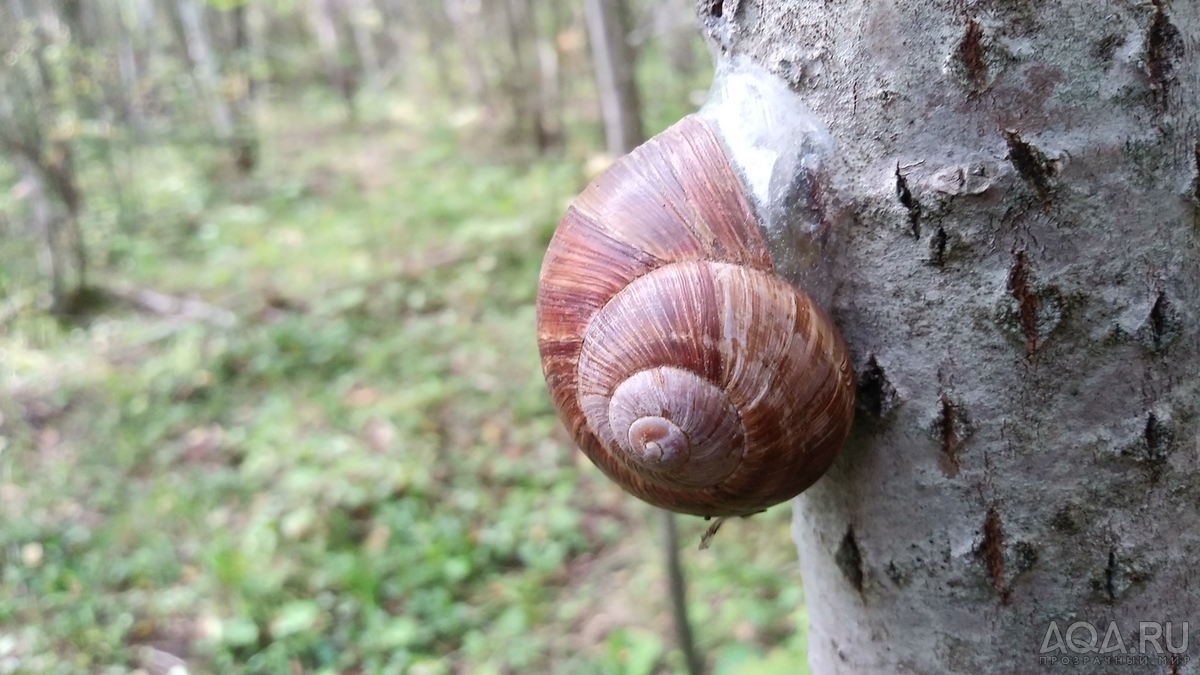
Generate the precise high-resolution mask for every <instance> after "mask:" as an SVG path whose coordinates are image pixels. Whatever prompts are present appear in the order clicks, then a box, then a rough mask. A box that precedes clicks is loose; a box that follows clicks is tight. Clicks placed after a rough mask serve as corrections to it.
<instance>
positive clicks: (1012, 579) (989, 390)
mask: <svg viewBox="0 0 1200 675" xmlns="http://www.w3.org/2000/svg"><path fill="white" fill-rule="evenodd" d="M697 6H698V14H699V17H700V20H701V23H702V25H703V26H704V28H705V32H706V33H707V35H708V37H709V39H710V40H711V41H712V42H713V43H714V46H715V48H716V50H717V51H718V52H720V53H725V54H741V55H748V56H750V57H751V58H753V59H755V60H757V61H758V62H760V63H762V64H764V65H765V66H766V67H768V68H769V69H771V70H772V71H773V72H776V73H777V74H779V75H781V76H783V77H784V78H786V79H787V80H788V81H789V83H790V84H791V85H792V87H793V88H794V89H796V90H797V91H799V92H801V94H802V95H803V96H804V97H805V98H806V100H807V101H808V103H809V105H810V106H811V107H812V108H813V109H814V110H815V111H816V112H817V114H818V115H819V116H820V117H821V118H822V119H823V120H824V121H825V122H826V124H827V125H828V126H829V127H830V129H831V131H832V133H833V135H834V136H835V138H836V139H837V143H838V148H839V153H840V163H841V168H840V170H839V171H838V172H837V176H836V181H835V184H836V186H837V191H838V193H839V195H840V197H841V200H842V201H843V202H844V203H845V204H846V205H847V207H848V211H849V212H850V213H851V214H852V216H853V217H852V218H851V219H850V220H851V222H850V223H849V224H848V226H847V228H846V229H845V231H844V232H843V233H842V236H841V245H840V247H839V248H838V249H837V250H836V252H835V254H834V261H833V269H834V270H835V274H836V276H837V282H838V288H839V290H838V292H837V295H836V299H835V300H834V303H833V307H832V308H831V309H832V311H833V314H834V317H835V319H836V321H837V322H838V324H839V325H840V327H841V328H842V331H843V334H844V336H845V338H846V341H847V343H848V345H849V347H850V349H851V351H852V353H853V354H854V357H855V364H856V368H857V373H858V378H859V400H860V404H861V405H860V410H859V413H858V419H857V421H856V425H855V430H854V432H853V433H852V436H851V440H850V442H849V443H848V445H847V447H846V448H845V450H844V451H843V452H842V454H841V456H840V458H839V459H838V461H837V463H836V464H835V466H834V467H833V469H832V470H830V472H829V473H828V474H827V475H826V476H825V477H824V478H823V479H822V480H821V481H820V482H818V483H817V484H816V485H815V486H814V487H813V488H811V489H810V490H808V491H807V492H806V493H805V494H803V495H801V497H799V498H798V499H797V500H796V501H795V502H794V513H795V520H794V535H795V540H796V544H797V547H798V549H799V554H800V561H801V568H802V571H803V575H804V582H805V596H806V598H807V602H808V608H809V611H808V616H809V617H810V621H811V631H810V635H809V642H808V644H809V648H810V654H809V662H810V664H811V666H812V670H813V672H814V673H818V674H821V675H824V674H826V673H856V674H857V673H982V672H997V673H1010V672H1034V671H1039V670H1043V669H1045V668H1046V667H1047V666H1048V665H1051V664H1053V663H1056V662H1054V661H1050V660H1049V659H1051V658H1054V657H1058V658H1079V657H1090V658H1093V659H1097V658H1102V657H1105V656H1107V657H1109V658H1110V659H1111V658H1112V657H1113V656H1117V657H1125V656H1128V655H1125V654H1122V652H1121V651H1114V652H1109V653H1107V654H1104V653H1100V651H1099V650H1100V648H1101V647H1103V646H1104V645H1105V644H1109V645H1110V646H1114V647H1116V646H1118V644H1117V643H1115V642H1114V640H1119V646H1120V647H1123V648H1124V650H1125V651H1127V652H1133V655H1134V656H1131V657H1130V658H1134V657H1136V658H1137V659H1141V658H1142V657H1141V655H1142V654H1143V653H1146V654H1148V655H1149V658H1148V659H1147V660H1145V661H1142V660H1137V661H1134V662H1133V663H1134V665H1135V667H1133V668H1127V669H1128V672H1154V673H1195V672H1200V668H1198V666H1197V664H1198V663H1200V662H1198V661H1197V659H1196V656H1197V655H1200V650H1197V648H1196V647H1195V642H1196V640H1195V639H1194V635H1193V636H1192V640H1191V644H1190V645H1189V647H1188V650H1189V651H1188V653H1187V654H1172V653H1171V652H1170V651H1169V648H1170V647H1172V646H1173V647H1175V648H1178V647H1179V646H1180V643H1181V639H1182V637H1183V634H1184V631H1185V630H1186V629H1184V628H1183V622H1185V621H1190V622H1191V624H1190V628H1191V630H1192V631H1193V633H1194V632H1195V631H1196V628H1197V625H1198V621H1197V619H1198V617H1200V576H1198V575H1197V574H1196V573H1195V571H1194V570H1195V569H1196V564H1197V563H1196V561H1197V560H1198V559H1200V433H1198V432H1200V406H1198V402H1200V378H1198V377H1197V375H1198V374H1200V330H1198V329H1197V321H1200V254H1198V241H1197V240H1198V238H1200V166H1198V164H1200V39H1198V36H1200V4H1198V3H1194V2H1178V1H1176V2H1169V0H1150V1H1149V2H1143V1H1141V0H1110V1H1108V2H1095V1H1094V0H1059V1H1058V2H1047V3H1019V2H1007V1H996V2H965V3H963V2H958V3H950V2H934V3H926V2H918V1H917V0H893V1H891V2H882V1H880V0H841V1H838V2H830V1H829V0H755V1H752V0H742V1H740V2H739V1H738V0H725V1H724V2H721V1H720V0H698V3H697ZM1075 622H1087V624H1089V626H1091V627H1094V628H1095V629H1096V630H1097V631H1098V636H1097V638H1096V640H1095V641H1094V642H1093V640H1092V636H1091V635H1090V634H1089V633H1088V632H1087V630H1086V629H1082V630H1080V631H1077V632H1076V634H1075V642H1071V640H1070V639H1069V638H1067V639H1065V640H1064V642H1065V644H1066V645H1068V646H1069V647H1070V648H1061V647H1059V645H1060V644H1061V643H1058V642H1056V641H1055V640H1054V633H1053V629H1052V624H1053V626H1055V627H1057V629H1058V630H1059V632H1060V634H1062V635H1064V636H1065V634H1066V633H1067V631H1068V629H1069V627H1070V626H1072V625H1073V624H1074V623H1075ZM1112 622H1115V623H1112ZM1140 622H1157V623H1159V624H1161V627H1160V629H1161V630H1162V631H1163V635H1162V637H1163V639H1161V640H1158V641H1157V642H1154V641H1153V640H1152V641H1150V642H1149V643H1143V642H1140V640H1139V638H1140V637H1141V635H1140V632H1139V631H1141V630H1142V629H1143V627H1142V626H1141V625H1140ZM1167 622H1171V624H1172V627H1170V628H1168V626H1167V625H1166V624H1167ZM1110 624H1111V625H1115V627H1116V630H1117V632H1118V634H1117V635H1115V636H1113V635H1106V633H1107V631H1108V630H1109V627H1110ZM1150 630H1151V632H1153V628H1151V629H1150ZM1048 636H1049V639H1047V638H1048ZM1106 641H1107V642H1106ZM1156 646H1157V648H1156ZM1074 648H1082V649H1084V650H1085V651H1082V652H1077V651H1075V649H1074ZM1188 656H1190V659H1189V658H1187V657H1188ZM1057 663H1061V661H1059V662H1057ZM1093 663H1095V662H1093ZM1118 665H1119V664H1118ZM1107 667H1109V668H1111V667H1112V666H1111V665H1110V666H1107ZM1105 672H1108V671H1105Z"/></svg>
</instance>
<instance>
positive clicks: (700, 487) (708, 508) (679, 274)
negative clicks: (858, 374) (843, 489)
mask: <svg viewBox="0 0 1200 675" xmlns="http://www.w3.org/2000/svg"><path fill="white" fill-rule="evenodd" d="M538 343H539V348H540V350H541V353H542V362H543V369H544V372H545V375H546V380H547V383H548V385H549V388H550V391H551V395H552V397H553V399H554V402H555V406H556V407H557V409H558V412H559V415H560V417H561V418H562V419H563V420H564V421H566V423H567V426H568V428H569V430H570V431H571V434H572V436H573V437H574V438H575V440H576V442H577V443H578V444H579V446H580V447H581V448H582V449H583V451H584V452H585V453H586V454H587V455H588V457H589V458H590V459H591V460H592V461H593V462H594V463H595V464H596V465H597V466H599V467H600V469H601V470H602V471H604V473H605V474H607V475H608V476H609V477H610V478H612V479H613V480H615V481H616V482H617V483H619V484H620V485H622V486H623V487H624V488H625V489H626V490H628V491H629V492H631V493H633V494H634V495H636V496H638V497H640V498H642V499H643V500H645V501H648V502H650V503H652V504H655V505H658V506H661V507H664V508H667V509H671V510H674V511H679V512H682V513H692V514H696V515H703V516H719V515H740V514H748V513H753V512H756V511H759V510H761V509H763V508H766V507H767V506H771V505H773V504H776V503H779V502H781V501H784V500H786V499H789V498H791V497H793V496H795V495H796V494H798V493H799V492H800V491H802V490H803V489H804V488H806V487H808V485H810V484H811V483H812V482H814V481H815V480H816V479H817V478H818V477H819V476H820V475H821V474H822V473H824V471H825V470H826V469H827V468H828V466H829V464H830V463H831V462H832V460H833V458H834V456H835V455H836V453H837V451H838V449H840V447H841V445H842V443H843V442H844V440H845V436H846V434H847V432H848V429H849V422H850V418H851V417H852V410H853V401H854V386H853V374H852V372H851V368H850V364H849V358H848V356H847V353H846V349H845V347H844V345H843V343H842V341H841V338H840V336H838V334H837V332H836V330H835V329H834V328H833V327H832V324H831V323H830V321H829V319H828V317H826V316H825V314H824V312H823V311H822V310H821V309H820V308H819V307H817V306H816V305H815V304H814V303H813V302H812V301H811V299H809V297H808V296H807V295H805V294H804V293H802V292H800V291H798V290H796V289H795V288H793V287H792V286H791V285H790V284H789V283H788V282H787V281H786V280H784V279H783V278H782V277H780V276H778V275H777V274H776V273H775V272H774V269H773V266H772V263H771V258H770V256H769V254H768V252H767V250H766V247H765V245H764V243H763V238H762V234H761V232H760V231H759V228H758V225H757V223H756V220H755V217H754V212H753V209H752V208H751V206H750V204H749V203H748V202H747V201H746V199H745V198H744V196H743V195H742V190H741V189H740V187H739V183H738V179H737V177H736V175H735V174H734V171H733V169H732V168H731V167H730V164H729V162H728V161H727V160H726V158H725V155H724V153H723V150H722V146H721V143H720V141H719V139H718V137H717V135H716V134H715V133H714V131H713V129H712V128H711V126H710V125H709V123H708V122H707V121H705V120H704V119H701V118H699V117H696V116H688V117H685V118H684V119H683V120H681V121H680V122H679V123H677V124H676V125H674V126H673V127H671V128H670V129H668V130H667V131H665V132H663V133H662V134H659V135H658V136H656V137H655V138H653V139H651V140H650V141H648V142H647V143H646V144H644V145H642V146H641V147H639V148H638V149H636V150H634V151H633V152H632V153H631V154H629V155H627V156H626V157H624V158H622V159H621V160H619V161H618V162H617V163H616V164H614V165H613V166H612V167H611V168H610V169H609V170H608V171H606V172H605V173H604V174H602V175H601V176H600V177H598V178H597V179H596V180H595V181H594V182H593V183H592V184H591V185H589V186H588V188H587V189H585V190H584V192H583V193H582V194H581V195H580V196H579V197H578V198H576V200H575V201H574V202H573V203H572V205H571V206H570V207H569V209H568V211H567V214H566V215H565V216H564V217H563V219H562V222H561V223H560V224H559V228H558V230H557V231H556V233H555V236H554V238H553V239H552V241H551V243H550V246H549V249H548V250H547V254H546V258H545V261H544V262H543V266H542V275H541V283H540V285H539V292H538Z"/></svg>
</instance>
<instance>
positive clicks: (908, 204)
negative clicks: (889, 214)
mask: <svg viewBox="0 0 1200 675" xmlns="http://www.w3.org/2000/svg"><path fill="white" fill-rule="evenodd" d="M896 198H897V199H899V200H900V205H901V206H903V207H904V210H905V211H908V227H909V231H910V232H911V233H912V236H914V237H920V236H921V204H920V202H918V201H917V198H916V197H913V193H912V190H911V189H910V188H909V187H908V178H906V177H905V176H904V174H903V173H901V172H900V165H899V164H896Z"/></svg>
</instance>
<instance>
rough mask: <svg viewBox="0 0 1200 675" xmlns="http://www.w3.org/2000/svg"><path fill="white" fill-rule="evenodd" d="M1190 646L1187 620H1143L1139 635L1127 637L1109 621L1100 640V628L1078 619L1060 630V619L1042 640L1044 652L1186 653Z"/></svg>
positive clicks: (1145, 654) (1138, 631) (1052, 625)
mask: <svg viewBox="0 0 1200 675" xmlns="http://www.w3.org/2000/svg"><path fill="white" fill-rule="evenodd" d="M1187 648H1188V622H1186V621H1184V622H1183V623H1180V624H1173V623H1171V622H1170V621H1168V622H1166V623H1159V622H1157V621H1142V622H1140V623H1138V629H1137V634H1136V635H1130V636H1129V637H1128V639H1126V638H1124V637H1123V636H1122V635H1121V631H1120V630H1119V629H1118V628H1117V622H1116V621H1112V622H1110V623H1109V624H1108V629H1107V630H1105V631H1104V637H1103V639H1101V637H1100V631H1099V630H1097V628H1096V627H1095V626H1094V625H1092V624H1091V623H1089V622H1087V621H1076V622H1075V623H1073V624H1071V625H1069V626H1067V630H1066V632H1062V631H1059V629H1058V622H1057V621H1051V622H1050V627H1049V628H1047V629H1046V637H1045V639H1043V640H1042V650H1041V652H1040V653H1041V654H1052V653H1058V654H1063V655H1065V654H1067V651H1068V650H1070V652H1071V653H1074V654H1111V655H1121V654H1140V655H1143V656H1150V655H1155V656H1157V655H1162V654H1168V653H1169V654H1183V653H1184V652H1186V651H1187Z"/></svg>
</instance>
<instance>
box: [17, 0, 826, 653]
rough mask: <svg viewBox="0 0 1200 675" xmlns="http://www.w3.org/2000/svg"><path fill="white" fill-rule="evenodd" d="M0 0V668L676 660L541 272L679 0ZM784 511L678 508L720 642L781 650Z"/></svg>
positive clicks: (682, 10)
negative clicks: (549, 362) (563, 401)
mask: <svg viewBox="0 0 1200 675" xmlns="http://www.w3.org/2000/svg"><path fill="white" fill-rule="evenodd" d="M0 3H2V4H0V56H2V58H0V574H2V579H0V673H127V672H144V673H151V674H154V673H168V672H172V669H174V671H173V672H176V673H182V672H185V669H186V672H193V673H404V672H412V673H426V674H438V673H534V672H547V673H629V674H641V673H670V672H683V671H684V670H685V662H684V659H683V657H682V656H681V655H680V654H679V652H678V651H677V649H676V648H675V639H674V632H673V629H672V621H671V612H670V602H669V599H668V593H667V580H666V576H665V573H664V572H663V564H662V560H663V556H664V549H663V544H662V539H661V534H660V531H659V528H660V521H659V519H658V517H657V515H656V512H655V511H654V510H653V509H651V508H650V507H648V506H645V505H643V504H641V503H640V502H637V501H635V500H634V499H633V498H631V497H628V496H626V495H625V494H624V493H623V492H621V490H620V489H619V488H617V487H616V486H615V485H612V484H610V483H609V482H608V481H607V480H606V479H605V478H604V477H603V476H602V475H601V474H600V473H599V472H598V471H597V470H596V469H594V468H593V467H592V466H591V465H590V463H589V462H588V461H587V460H586V459H585V458H584V457H583V456H582V454H580V453H579V452H577V451H576V450H575V449H574V448H573V446H572V445H571V443H570V441H569V439H568V438H567V436H566V434H565V432H564V431H563V430H562V428H561V425H560V424H559V422H558V421H557V419H556V417H555V414H554V411H553V408H552V406H551V404H550V401H549V398H548V396H547V394H546V392H545V389H544V385H543V382H542V378H541V371H540V366H539V363H538V357H537V349H536V345H535V340H534V329H533V325H534V306H533V301H534V295H535V292H536V283H537V274H538V268H539V265H540V262H541V256H542V252H543V250H544V249H545V246H546V244H547V242H548V241H549V238H550V235H551V233H552V232H553V229H554V226H555V224H556V222H557V220H558V217H559V216H560V215H561V213H562V212H563V211H564V209H565V208H566V205H567V202H568V200H569V199H570V197H571V196H572V195H573V194H575V193H576V192H578V191H579V190H580V189H581V188H582V187H583V186H584V185H586V183H587V182H588V180H589V179H590V178H591V177H593V176H594V175H595V173H596V172H597V171H599V170H600V169H602V168H603V167H604V166H605V165H606V164H607V163H608V162H610V161H611V159H612V157H613V156H614V155H615V154H619V153H620V152H622V151H623V150H624V149H626V148H627V147H630V145H631V144H636V142H637V141H639V140H640V139H641V138H644V137H645V136H648V135H651V134H653V133H655V132H657V131H659V130H661V129H663V128H665V127H666V126H668V125H669V124H671V123H672V122H674V121H675V120H677V119H678V118H679V117H681V116H682V115H684V114H686V113H688V112H690V111H691V110H693V109H694V108H695V107H696V106H697V105H698V103H699V102H700V101H701V100H702V98H703V95H704V91H705V89H706V88H707V86H708V82H709V80H710V78H711V63H710V58H709V55H708V51H707V49H706V48H705V46H704V44H703V43H702V41H701V40H700V38H699V32H698V30H697V29H696V26H695V19H694V15H693V9H692V4H693V3H692V2H691V0H626V1H625V2H616V1H615V0H241V1H239V0H109V1H105V2H95V1H89V0H0ZM606 110H607V111H608V113H609V114H607V115H606V114H602V111H606ZM614 111H615V112H614ZM789 522H790V512H789V510H788V508H787V507H786V506H781V507H777V508H775V509H773V510H771V511H770V512H768V513H765V514H761V515H758V516H755V517H754V518H751V519H748V520H737V521H734V522H730V523H727V524H726V525H725V526H724V528H722V530H721V533H720V534H719V535H718V536H717V537H716V538H715V540H714V542H713V545H712V547H711V548H709V549H708V550H705V551H699V550H697V544H698V542H699V539H700V535H701V533H702V532H703V531H704V530H705V528H706V523H704V522H703V521H701V520H700V519H696V518H682V519H680V520H679V527H680V538H681V539H680V544H679V546H680V550H681V552H682V556H683V563H684V568H685V570H686V572H687V578H688V584H689V585H688V592H689V596H688V599H689V605H690V606H689V609H690V612H691V616H692V621H693V623H694V629H695V633H696V642H697V645H698V648H699V651H700V653H701V655H702V657H703V658H704V660H705V662H706V664H707V668H708V670H710V671H712V672H717V673H796V672H803V671H804V666H803V653H804V642H803V641H804V632H805V616H804V613H803V609H802V605H803V602H802V597H801V589H800V580H799V573H798V568H797V565H796V562H795V551H794V548H793V546H792V543H791V540H790V537H789V533H788V528H789Z"/></svg>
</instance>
